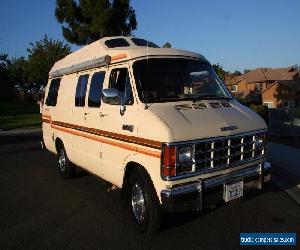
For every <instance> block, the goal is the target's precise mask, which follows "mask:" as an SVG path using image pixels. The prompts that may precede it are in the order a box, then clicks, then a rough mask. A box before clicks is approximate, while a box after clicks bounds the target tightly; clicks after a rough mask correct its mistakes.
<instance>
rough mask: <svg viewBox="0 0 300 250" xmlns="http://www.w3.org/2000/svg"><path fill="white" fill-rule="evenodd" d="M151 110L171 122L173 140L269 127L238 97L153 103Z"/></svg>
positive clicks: (226, 134)
mask: <svg viewBox="0 0 300 250" xmlns="http://www.w3.org/2000/svg"><path fill="white" fill-rule="evenodd" d="M148 110H149V111H150V112H152V113H153V114H154V115H156V116H158V117H159V118H160V119H161V120H163V121H164V122H165V123H167V124H168V126H169V127H170V129H171V130H172V134H173V136H174V141H186V140H195V139H203V138H209V137H218V136H229V135H235V134H239V133H244V132H249V131H255V130H260V129H266V128H267V125H266V123H265V121H264V120H263V119H262V118H261V117H260V116H259V115H257V114H256V113H255V112H253V111H252V110H250V109H249V108H247V107H245V106H243V105H242V104H240V103H239V102H237V101H236V100H230V101H223V100H222V101H220V100H205V101H201V102H196V103H193V102H191V101H190V102H176V103H174V102H172V103H154V104H151V105H149V108H148Z"/></svg>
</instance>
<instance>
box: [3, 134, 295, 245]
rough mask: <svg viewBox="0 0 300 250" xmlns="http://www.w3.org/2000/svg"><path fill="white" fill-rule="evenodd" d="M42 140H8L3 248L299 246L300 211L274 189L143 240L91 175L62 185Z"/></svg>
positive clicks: (173, 223)
mask: <svg viewBox="0 0 300 250" xmlns="http://www.w3.org/2000/svg"><path fill="white" fill-rule="evenodd" d="M39 136H40V135H39V133H37V132H35V133H32V134H24V135H21V136H20V135H14V134H11V135H9V136H3V135H1V136H0V249H22V248H25V249H108V248H110V249H112V248H113V249H150V248H151V249H238V248H240V246H239V234H240V233H241V232H297V237H298V241H299V236H300V234H299V232H300V207H299V206H298V205H296V203H295V202H294V201H293V200H292V199H291V198H290V197H288V196H287V195H286V194H285V193H284V192H282V191H281V190H280V189H279V188H278V187H277V186H276V185H274V184H273V183H270V184H268V185H267V187H266V190H265V191H264V192H256V193H253V195H251V196H249V197H247V198H246V197H244V198H243V199H242V200H236V201H232V202H231V203H229V204H226V205H225V206H219V207H217V208H216V209H214V210H210V211H207V212H205V213H203V214H200V215H195V214H193V213H187V214H174V215H167V216H166V218H165V220H164V223H163V227H162V230H161V231H160V232H159V233H157V234H154V235H143V234H140V233H137V232H136V231H135V230H134V228H133V227H132V226H131V223H130V221H129V220H128V218H127V217H126V216H125V215H124V212H123V211H122V209H121V207H120V198H119V196H120V192H119V191H114V192H112V193H107V191H106V187H105V185H104V183H103V181H101V180H100V179H98V178H96V177H94V176H91V175H88V174H85V173H84V172H81V173H80V174H79V175H78V176H77V177H76V178H74V179H72V180H67V181H66V180H63V179H61V178H60V176H59V175H58V171H57V169H56V167H55V165H56V157H55V156H54V155H52V154H50V153H49V152H45V151H42V150H41V149H40V145H39ZM299 246H300V245H299V243H298V247H299ZM247 248H248V247H247ZM250 248H251V247H250ZM253 249H254V248H253ZM255 249H256V248H255ZM263 249H266V248H265V247H264V248H263Z"/></svg>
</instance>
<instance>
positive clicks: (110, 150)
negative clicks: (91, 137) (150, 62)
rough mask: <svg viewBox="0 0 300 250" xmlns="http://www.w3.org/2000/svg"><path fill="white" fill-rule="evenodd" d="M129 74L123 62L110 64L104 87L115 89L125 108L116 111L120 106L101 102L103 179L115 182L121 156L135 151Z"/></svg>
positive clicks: (118, 177) (120, 176)
mask: <svg viewBox="0 0 300 250" xmlns="http://www.w3.org/2000/svg"><path fill="white" fill-rule="evenodd" d="M131 82H132V81H131V75H130V73H129V69H128V66H127V64H126V65H123V66H115V67H112V68H111V69H110V71H109V81H108V83H107V84H108V86H106V88H116V89H118V91H119V93H120V94H121V96H122V98H123V101H124V103H125V105H126V111H125V113H124V114H123V115H121V114H120V105H114V104H107V103H103V104H102V105H101V108H100V110H101V113H102V124H103V129H102V130H103V133H104V136H105V137H106V142H104V143H103V145H102V168H103V175H104V178H105V179H106V180H107V181H110V182H111V183H113V184H115V185H120V183H122V177H123V173H122V166H123V164H124V161H125V159H126V158H127V157H128V156H129V155H131V154H135V152H136V144H134V143H132V142H131V139H130V137H132V136H136V134H137V127H136V124H135V123H134V121H135V120H136V119H137V118H136V117H135V112H134V110H135V108H136V107H135V106H134V97H133V92H132V85H131Z"/></svg>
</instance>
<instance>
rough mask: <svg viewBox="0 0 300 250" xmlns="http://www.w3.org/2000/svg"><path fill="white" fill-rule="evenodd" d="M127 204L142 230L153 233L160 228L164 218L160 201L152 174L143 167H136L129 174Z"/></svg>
mask: <svg viewBox="0 0 300 250" xmlns="http://www.w3.org/2000/svg"><path fill="white" fill-rule="evenodd" d="M127 204H128V207H129V210H130V213H131V215H132V218H133V220H134V222H135V224H136V225H137V227H138V229H139V230H140V231H142V232H146V233H153V232H156V231H157V230H158V229H159V226H160V224H161V218H162V212H161V207H160V203H159V200H158V197H157V195H156V191H155V189H154V186H153V183H152V180H151V178H150V176H149V175H148V173H147V172H146V171H145V170H144V169H142V168H136V169H134V170H133V172H132V173H131V175H130V176H129V183H128V187H127Z"/></svg>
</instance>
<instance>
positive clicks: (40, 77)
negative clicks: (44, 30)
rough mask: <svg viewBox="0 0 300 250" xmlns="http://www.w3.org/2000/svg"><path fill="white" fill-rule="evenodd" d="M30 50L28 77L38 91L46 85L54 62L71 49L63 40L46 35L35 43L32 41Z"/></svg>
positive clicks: (35, 90)
mask: <svg viewBox="0 0 300 250" xmlns="http://www.w3.org/2000/svg"><path fill="white" fill-rule="evenodd" d="M27 51H28V66H27V69H28V71H27V74H28V75H27V77H28V81H29V82H30V83H31V84H33V85H34V90H33V92H35V93H37V92H39V91H40V89H41V88H43V87H44V86H46V84H47V81H48V74H49V71H50V70H51V68H52V66H53V65H54V63H55V62H56V61H58V60H60V59H62V58H63V57H65V56H66V55H68V54H69V53H70V51H71V49H70V46H69V45H68V44H64V43H63V42H62V41H59V40H53V39H51V38H50V39H49V38H48V37H47V36H46V35H45V37H44V38H43V39H42V40H40V41H37V42H35V43H30V48H28V49H27Z"/></svg>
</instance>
